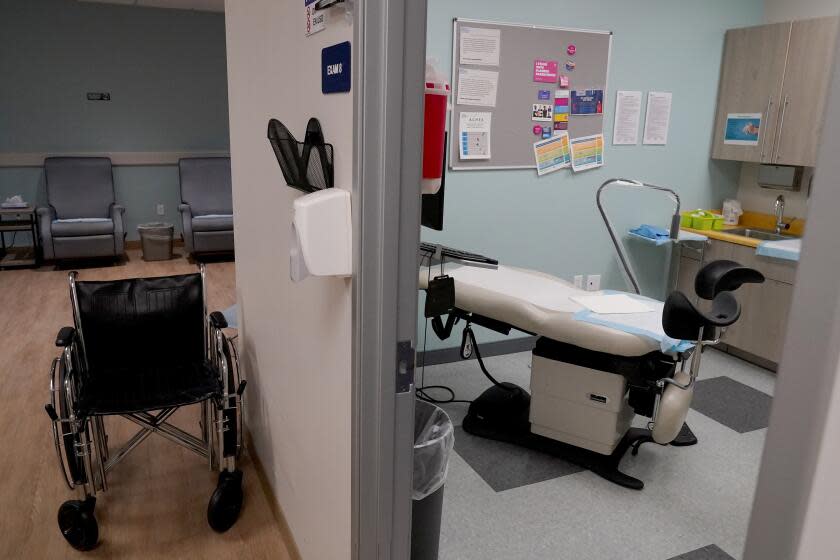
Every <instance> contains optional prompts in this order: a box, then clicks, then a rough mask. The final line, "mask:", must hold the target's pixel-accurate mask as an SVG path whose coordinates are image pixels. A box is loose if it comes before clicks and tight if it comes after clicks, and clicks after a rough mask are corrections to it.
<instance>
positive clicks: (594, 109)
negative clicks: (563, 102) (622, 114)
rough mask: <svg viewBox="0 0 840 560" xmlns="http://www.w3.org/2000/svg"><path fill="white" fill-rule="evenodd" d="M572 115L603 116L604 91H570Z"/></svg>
mask: <svg viewBox="0 0 840 560" xmlns="http://www.w3.org/2000/svg"><path fill="white" fill-rule="evenodd" d="M572 114H573V115H602V114H604V90H602V89H587V90H582V91H581V90H573V91H572Z"/></svg>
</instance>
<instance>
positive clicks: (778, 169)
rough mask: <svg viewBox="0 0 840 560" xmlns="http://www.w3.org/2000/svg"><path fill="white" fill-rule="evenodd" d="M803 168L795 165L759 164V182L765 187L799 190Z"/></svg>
mask: <svg viewBox="0 0 840 560" xmlns="http://www.w3.org/2000/svg"><path fill="white" fill-rule="evenodd" d="M802 172H803V168H802V167H799V166H795V165H759V166H758V184H759V186H761V187H764V188H765V189H781V190H785V191H798V190H799V187H800V186H801V185H802Z"/></svg>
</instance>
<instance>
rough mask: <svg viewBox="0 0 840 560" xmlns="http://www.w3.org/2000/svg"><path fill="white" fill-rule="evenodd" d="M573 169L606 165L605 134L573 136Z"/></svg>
mask: <svg viewBox="0 0 840 560" xmlns="http://www.w3.org/2000/svg"><path fill="white" fill-rule="evenodd" d="M571 148H572V169H573V170H574V171H575V172H577V171H586V170H587V169H594V168H595V167H601V166H602V165H604V135H603V134H593V135H592V136H581V137H579V138H572V140H571Z"/></svg>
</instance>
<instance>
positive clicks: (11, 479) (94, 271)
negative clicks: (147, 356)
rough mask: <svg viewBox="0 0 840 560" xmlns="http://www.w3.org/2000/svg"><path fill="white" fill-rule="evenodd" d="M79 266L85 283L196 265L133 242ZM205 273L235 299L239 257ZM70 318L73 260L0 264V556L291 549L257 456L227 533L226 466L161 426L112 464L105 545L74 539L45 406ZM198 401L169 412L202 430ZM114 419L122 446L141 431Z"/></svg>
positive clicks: (232, 553) (211, 298)
mask: <svg viewBox="0 0 840 560" xmlns="http://www.w3.org/2000/svg"><path fill="white" fill-rule="evenodd" d="M78 270H79V277H80V279H81V280H108V279H118V278H129V277H134V276H164V275H169V274H181V273H188V272H192V271H195V270H196V265H194V264H191V263H189V262H188V261H187V260H186V259H184V258H183V257H180V258H176V259H174V260H171V261H165V262H144V261H143V260H142V259H141V258H140V255H139V251H136V250H135V251H129V252H128V257H127V259H126V260H125V261H124V262H122V263H121V264H119V265H117V266H113V265H111V264H107V263H106V264H100V265H95V264H94V265H89V266H86V267H81V266H80V267H78ZM207 272H208V279H207V280H208V304H209V307H210V309H211V310H216V309H219V310H221V309H224V308H226V307H228V306H230V305H231V304H233V303H234V300H235V290H234V264H233V263H232V262H220V263H210V264H208V267H207ZM64 325H72V318H71V312H70V304H69V298H68V289H67V270H66V269H65V270H56V269H55V267H52V266H50V267H41V268H40V269H36V270H2V271H0V379H2V390H0V558H27V559H28V558H51V559H52V558H78V557H82V556H84V557H88V558H144V559H147V558H224V559H226V560H230V559H232V558H274V559H286V558H290V555H289V552H288V550H289V547H287V545H286V543H285V542H284V538H283V533H282V532H281V530H280V528H279V526H278V524H277V522H276V521H275V519H274V517H273V516H272V510H271V507H270V505H269V501H268V500H269V498H268V497H267V496H266V495H265V494H264V492H263V491H262V487H261V485H260V482H259V479H258V476H257V472H256V470H255V468H254V466H253V463H251V461H249V459H248V458H247V453H245V454H243V459H242V461H241V463H240V468H241V469H242V470H243V471H244V489H245V505H244V507H243V511H242V515H241V517H240V518H239V521H238V522H237V524H236V525H235V526H234V527H233V528H232V529H231V530H230V531H228V532H227V533H225V534H221V535H219V534H216V533H214V532H213V531H212V530H211V529H210V527H209V526H208V525H207V519H206V512H207V501H208V499H209V498H210V495H211V494H212V492H213V490H214V488H215V485H216V478H217V475H216V474H215V473H212V472H210V471H209V470H208V469H207V466H206V462H205V461H204V460H203V459H202V458H201V457H199V456H198V455H195V454H194V453H192V452H190V451H188V450H186V449H183V448H181V447H179V446H177V445H175V444H174V443H171V442H169V441H167V440H165V439H163V438H160V437H158V436H155V435H152V436H151V437H150V438H148V439H147V440H146V441H145V442H144V443H142V444H141V445H140V446H139V447H138V448H136V449H135V450H134V451H133V452H132V454H130V455H129V456H128V457H127V458H125V459H124V460H123V461H122V462H121V463H120V464H119V465H117V466H116V467H115V469H114V470H113V471H111V472H110V473H109V477H108V482H109V489H108V491H107V492H105V493H102V494H100V495H99V496H98V501H97V504H96V517H97V519H98V521H99V531H100V544H99V546H98V547H97V548H96V549H95V550H93V551H91V552H87V553H80V552H76V551H75V550H73V549H72V548H71V547H70V546H69V545H68V544H67V543H66V542H65V541H64V538H63V537H62V536H61V534H60V533H59V530H58V526H57V524H56V513H57V511H58V507H59V506H60V505H61V503H62V502H63V501H64V500H68V499H72V498H76V497H77V495H76V492H71V491H70V490H69V489H68V488H67V487H66V485H65V484H64V482H63V481H62V476H61V474H60V472H59V468H58V463H57V459H56V455H55V448H54V446H53V440H52V435H51V431H50V421H49V419H48V417H47V415H46V413H45V412H44V404H45V403H46V402H48V399H49V390H48V389H49V367H50V363H51V360H52V359H53V357H54V356H56V355H57V354H58V349H57V348H56V347H55V346H54V340H55V335H56V333H57V332H58V329H59V328H60V327H61V326H64ZM138 351H144V349H142V347H139V348H138ZM198 408H199V407H198V406H192V407H188V408H186V409H181V410H180V411H178V413H176V415H175V416H173V418H172V420H171V421H172V422H173V423H174V424H176V425H178V426H180V427H182V428H184V429H188V430H189V431H190V432H192V433H197V428H198V424H197V422H198ZM106 428H107V431H108V435H109V438H110V446H111V448H112V449H113V448H114V447H116V446H119V445H121V444H122V443H123V442H124V441H126V440H127V439H128V438H129V437H130V436H131V435H132V434H133V433H134V432H135V431H136V427H135V426H134V425H133V424H131V423H129V422H128V421H127V420H123V419H121V418H109V419H108V420H107V423H106Z"/></svg>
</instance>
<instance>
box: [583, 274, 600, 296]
mask: <svg viewBox="0 0 840 560" xmlns="http://www.w3.org/2000/svg"><path fill="white" fill-rule="evenodd" d="M600 289H601V275H600V274H590V275H589V276H587V277H586V290H587V291H588V292H597V291H598V290H600Z"/></svg>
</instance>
